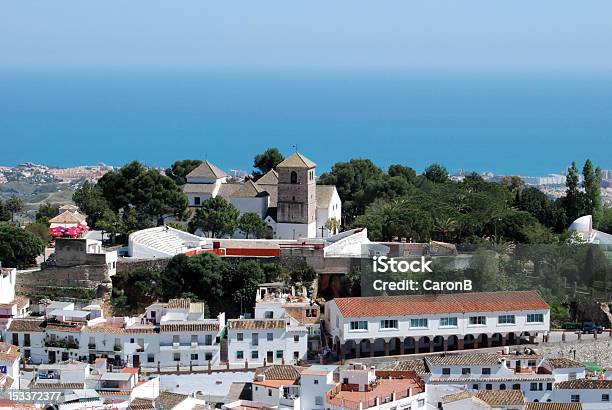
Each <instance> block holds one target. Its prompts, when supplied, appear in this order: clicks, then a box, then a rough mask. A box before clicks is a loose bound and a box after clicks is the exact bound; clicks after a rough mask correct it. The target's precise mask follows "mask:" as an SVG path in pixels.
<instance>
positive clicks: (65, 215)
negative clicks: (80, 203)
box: [49, 211, 86, 224]
mask: <svg viewBox="0 0 612 410" xmlns="http://www.w3.org/2000/svg"><path fill="white" fill-rule="evenodd" d="M85 219H86V216H85V215H81V214H80V213H78V212H72V211H64V212H62V213H61V214H59V215H58V216H56V217H53V218H51V219H49V223H54V224H79V223H81V222H83V221H84V220H85Z"/></svg>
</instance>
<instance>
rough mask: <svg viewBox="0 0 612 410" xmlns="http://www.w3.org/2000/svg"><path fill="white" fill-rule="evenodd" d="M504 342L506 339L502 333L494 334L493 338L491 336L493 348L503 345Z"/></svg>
mask: <svg viewBox="0 0 612 410" xmlns="http://www.w3.org/2000/svg"><path fill="white" fill-rule="evenodd" d="M503 341H504V338H503V336H502V335H501V333H493V336H491V346H493V347H499V346H501V345H503Z"/></svg>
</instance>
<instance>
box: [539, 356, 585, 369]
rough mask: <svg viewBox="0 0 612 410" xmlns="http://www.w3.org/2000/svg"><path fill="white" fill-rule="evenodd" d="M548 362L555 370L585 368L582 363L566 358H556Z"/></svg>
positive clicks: (547, 360)
mask: <svg viewBox="0 0 612 410" xmlns="http://www.w3.org/2000/svg"><path fill="white" fill-rule="evenodd" d="M546 362H547V363H548V364H550V366H551V367H552V368H553V369H572V368H580V367H584V365H583V364H582V363H579V362H577V361H575V360H572V359H568V358H566V357H555V358H550V359H546Z"/></svg>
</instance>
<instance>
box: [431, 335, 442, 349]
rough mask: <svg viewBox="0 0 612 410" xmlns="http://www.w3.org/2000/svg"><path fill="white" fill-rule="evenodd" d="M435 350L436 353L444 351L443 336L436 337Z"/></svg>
mask: <svg viewBox="0 0 612 410" xmlns="http://www.w3.org/2000/svg"><path fill="white" fill-rule="evenodd" d="M433 349H434V352H443V351H444V338H443V337H442V336H436V337H434V338H433Z"/></svg>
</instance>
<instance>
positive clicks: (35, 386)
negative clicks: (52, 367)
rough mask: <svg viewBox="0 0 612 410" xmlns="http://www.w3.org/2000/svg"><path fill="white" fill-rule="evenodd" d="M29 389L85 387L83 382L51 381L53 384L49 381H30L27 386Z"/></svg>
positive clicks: (79, 388)
mask: <svg viewBox="0 0 612 410" xmlns="http://www.w3.org/2000/svg"><path fill="white" fill-rule="evenodd" d="M29 388H30V389H36V390H48V389H50V388H52V389H53V390H56V389H57V390H68V389H72V390H75V389H76V390H82V389H84V388H85V384H84V383H53V384H49V383H32V384H31V385H30V387H29Z"/></svg>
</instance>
